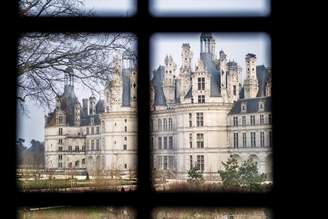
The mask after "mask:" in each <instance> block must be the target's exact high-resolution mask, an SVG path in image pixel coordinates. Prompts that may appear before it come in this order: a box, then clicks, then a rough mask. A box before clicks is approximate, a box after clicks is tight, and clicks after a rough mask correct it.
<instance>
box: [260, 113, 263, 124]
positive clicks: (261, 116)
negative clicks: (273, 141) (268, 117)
mask: <svg viewBox="0 0 328 219" xmlns="http://www.w3.org/2000/svg"><path fill="white" fill-rule="evenodd" d="M260 124H261V125H263V124H264V115H263V114H261V115H260Z"/></svg>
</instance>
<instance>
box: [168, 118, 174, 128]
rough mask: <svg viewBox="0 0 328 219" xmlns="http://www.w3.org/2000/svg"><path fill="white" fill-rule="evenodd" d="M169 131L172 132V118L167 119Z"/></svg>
mask: <svg viewBox="0 0 328 219" xmlns="http://www.w3.org/2000/svg"><path fill="white" fill-rule="evenodd" d="M169 131H173V125H172V118H169Z"/></svg>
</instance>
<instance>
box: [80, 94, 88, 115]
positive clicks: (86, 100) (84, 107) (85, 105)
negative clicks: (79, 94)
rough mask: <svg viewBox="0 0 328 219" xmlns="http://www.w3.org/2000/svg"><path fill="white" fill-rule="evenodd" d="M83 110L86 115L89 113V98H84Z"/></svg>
mask: <svg viewBox="0 0 328 219" xmlns="http://www.w3.org/2000/svg"><path fill="white" fill-rule="evenodd" d="M82 112H83V115H86V116H87V115H88V114H89V112H88V99H87V98H84V99H82Z"/></svg>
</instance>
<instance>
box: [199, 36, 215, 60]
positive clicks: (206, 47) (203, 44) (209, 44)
mask: <svg viewBox="0 0 328 219" xmlns="http://www.w3.org/2000/svg"><path fill="white" fill-rule="evenodd" d="M200 53H201V56H203V55H204V54H209V56H210V57H211V59H214V57H215V40H214V38H213V36H212V33H202V34H201V35H200Z"/></svg>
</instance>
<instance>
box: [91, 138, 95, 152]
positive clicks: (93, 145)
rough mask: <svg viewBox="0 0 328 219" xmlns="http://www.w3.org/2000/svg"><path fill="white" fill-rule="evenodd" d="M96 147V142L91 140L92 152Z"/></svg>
mask: <svg viewBox="0 0 328 219" xmlns="http://www.w3.org/2000/svg"><path fill="white" fill-rule="evenodd" d="M94 147H95V141H94V140H91V150H92V151H93V150H94Z"/></svg>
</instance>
